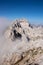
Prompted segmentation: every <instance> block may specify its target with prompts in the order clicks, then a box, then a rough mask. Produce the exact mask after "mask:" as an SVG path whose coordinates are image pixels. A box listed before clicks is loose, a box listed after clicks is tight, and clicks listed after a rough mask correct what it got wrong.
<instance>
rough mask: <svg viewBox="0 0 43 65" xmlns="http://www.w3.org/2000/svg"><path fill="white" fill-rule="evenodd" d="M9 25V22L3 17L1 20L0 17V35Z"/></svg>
mask: <svg viewBox="0 0 43 65" xmlns="http://www.w3.org/2000/svg"><path fill="white" fill-rule="evenodd" d="M9 23H10V20H8V19H7V18H4V17H3V18H1V17H0V34H1V33H2V31H3V30H4V29H5V28H6V27H7V26H8V25H9Z"/></svg>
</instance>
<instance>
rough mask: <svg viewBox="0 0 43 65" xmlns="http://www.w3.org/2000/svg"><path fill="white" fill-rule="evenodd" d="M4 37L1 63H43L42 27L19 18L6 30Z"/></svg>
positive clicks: (2, 64) (14, 64) (0, 55)
mask: <svg viewBox="0 0 43 65" xmlns="http://www.w3.org/2000/svg"><path fill="white" fill-rule="evenodd" d="M3 38H4V40H3ZM3 38H2V40H3V42H1V44H0V45H2V44H3V46H1V47H0V50H1V51H0V52H1V53H0V61H1V62H0V65H43V28H42V27H38V28H37V27H35V26H32V25H31V24H30V23H28V21H27V20H25V19H18V20H15V21H14V22H13V23H11V25H10V26H9V27H8V28H7V29H6V30H5V33H4V35H3Z"/></svg>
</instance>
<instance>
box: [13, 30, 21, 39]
mask: <svg viewBox="0 0 43 65" xmlns="http://www.w3.org/2000/svg"><path fill="white" fill-rule="evenodd" d="M13 33H14V36H15V38H21V37H22V35H21V34H20V33H18V32H17V31H16V30H14V31H13Z"/></svg>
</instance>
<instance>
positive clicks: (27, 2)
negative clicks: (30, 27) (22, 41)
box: [0, 0, 43, 24]
mask: <svg viewBox="0 0 43 65" xmlns="http://www.w3.org/2000/svg"><path fill="white" fill-rule="evenodd" d="M0 17H6V18H8V19H10V20H13V19H16V18H26V19H28V20H29V21H30V22H31V23H35V24H38V23H39V24H43V0H0Z"/></svg>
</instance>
